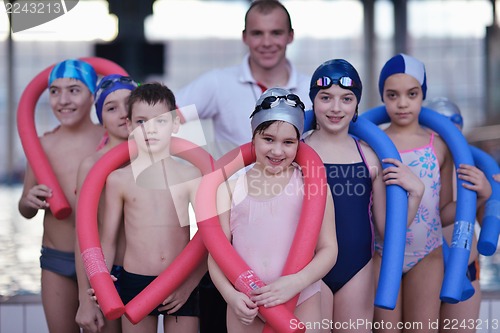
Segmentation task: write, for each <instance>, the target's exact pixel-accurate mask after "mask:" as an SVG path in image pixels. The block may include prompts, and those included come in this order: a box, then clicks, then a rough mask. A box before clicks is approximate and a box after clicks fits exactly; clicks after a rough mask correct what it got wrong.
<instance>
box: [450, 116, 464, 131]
mask: <svg viewBox="0 0 500 333" xmlns="http://www.w3.org/2000/svg"><path fill="white" fill-rule="evenodd" d="M448 118H450V120H451V122H452V123H454V124H456V125H458V126H459V127H460V128H462V127H464V119H463V118H462V116H461V115H459V114H458V113H455V114H453V115H451V116H450V117H448Z"/></svg>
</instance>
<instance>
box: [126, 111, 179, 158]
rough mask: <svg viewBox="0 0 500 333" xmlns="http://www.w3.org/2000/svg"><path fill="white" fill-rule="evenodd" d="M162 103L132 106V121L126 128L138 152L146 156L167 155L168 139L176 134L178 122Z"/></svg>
mask: <svg viewBox="0 0 500 333" xmlns="http://www.w3.org/2000/svg"><path fill="white" fill-rule="evenodd" d="M170 111H171V110H170V109H169V108H168V107H167V105H166V104H164V103H157V104H155V105H149V104H147V103H146V102H137V103H134V105H133V106H132V119H127V127H128V130H129V133H130V134H133V136H134V140H135V141H136V143H137V148H138V149H139V150H140V151H143V152H147V153H148V154H155V155H161V154H167V155H168V154H169V150H170V138H171V136H172V133H177V131H178V129H179V124H180V120H179V117H178V116H175V117H174V113H173V112H170Z"/></svg>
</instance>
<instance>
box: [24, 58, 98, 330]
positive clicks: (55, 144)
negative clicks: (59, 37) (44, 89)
mask: <svg viewBox="0 0 500 333" xmlns="http://www.w3.org/2000/svg"><path fill="white" fill-rule="evenodd" d="M96 80H97V75H96V73H95V71H94V69H93V68H92V66H91V65H89V64H88V63H86V62H83V61H81V60H73V59H70V60H65V61H62V62H60V63H58V64H56V65H55V66H54V68H53V69H52V71H51V72H50V75H49V77H48V85H49V87H48V88H49V89H48V90H49V102H50V106H51V108H52V111H53V113H54V116H55V117H56V118H57V120H58V121H59V123H60V125H59V126H58V127H56V128H55V129H54V130H53V131H52V132H50V133H46V134H45V135H43V136H42V137H41V138H40V142H41V144H42V147H43V149H44V151H45V154H46V155H47V157H48V159H49V162H50V164H51V165H52V168H53V171H54V173H55V175H56V177H57V179H58V181H59V184H60V186H61V188H62V190H63V192H64V194H65V196H66V198H67V200H68V202H69V203H70V206H71V208H72V210H73V214H72V215H70V216H69V217H68V218H66V219H64V220H58V219H56V218H55V217H54V215H52V213H51V211H50V207H49V205H48V203H47V202H46V200H45V199H46V198H48V197H50V196H51V195H52V190H51V189H50V188H48V187H47V186H46V185H44V184H38V183H37V180H36V179H35V176H34V173H33V170H32V168H36V167H37V166H36V165H28V166H27V167H26V174H25V179H24V187H23V193H22V196H21V199H20V200H19V212H20V213H21V215H22V216H24V217H25V218H28V219H30V218H32V217H34V216H35V215H36V214H37V213H38V211H39V210H40V209H41V210H44V219H43V220H44V222H43V223H44V224H43V227H44V228H43V236H42V250H41V257H40V266H41V268H42V274H41V290H42V303H43V307H44V312H45V317H46V320H47V324H48V327H49V331H50V332H65V333H66V332H67V333H79V332H80V328H79V327H78V325H77V324H76V322H75V315H76V312H77V309H78V286H77V280H76V269H75V252H74V251H75V242H76V234H75V215H74V211H75V203H76V194H75V188H76V179H77V171H78V168H79V166H80V164H81V162H82V161H83V159H84V158H85V157H86V156H89V155H91V154H92V153H94V152H95V150H96V148H97V146H98V144H99V140H100V139H101V138H102V136H103V134H104V130H103V128H102V126H99V125H96V124H94V123H93V122H92V120H91V118H90V110H91V108H92V103H93V93H94V92H95V85H96Z"/></svg>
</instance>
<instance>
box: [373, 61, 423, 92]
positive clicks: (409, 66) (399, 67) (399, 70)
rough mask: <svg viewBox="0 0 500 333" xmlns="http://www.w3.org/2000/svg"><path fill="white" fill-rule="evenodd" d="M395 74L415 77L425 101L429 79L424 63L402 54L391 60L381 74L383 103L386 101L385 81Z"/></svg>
mask: <svg viewBox="0 0 500 333" xmlns="http://www.w3.org/2000/svg"><path fill="white" fill-rule="evenodd" d="M394 74H408V75H411V76H413V77H414V78H415V79H416V80H417V81H418V82H419V83H420V85H421V86H422V93H423V95H424V98H423V99H425V94H426V93H427V78H426V74H425V66H424V63H423V62H421V61H420V60H417V59H416V58H413V57H412V56H409V55H406V54H403V53H400V54H398V55H395V56H394V57H392V58H391V59H389V60H388V61H387V62H386V63H385V65H384V67H383V68H382V71H381V72H380V78H379V80H378V90H379V92H380V97H381V98H382V102H383V101H384V85H385V80H387V78H388V77H389V76H391V75H394Z"/></svg>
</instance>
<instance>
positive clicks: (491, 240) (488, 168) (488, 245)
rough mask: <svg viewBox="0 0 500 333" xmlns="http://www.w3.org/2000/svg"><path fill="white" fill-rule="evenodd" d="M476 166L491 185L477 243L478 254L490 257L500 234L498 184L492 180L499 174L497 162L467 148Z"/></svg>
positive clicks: (475, 148)
mask: <svg viewBox="0 0 500 333" xmlns="http://www.w3.org/2000/svg"><path fill="white" fill-rule="evenodd" d="M469 148H470V150H471V152H472V156H473V158H474V162H475V163H476V166H477V167H478V168H479V169H481V171H483V172H484V174H485V176H486V178H488V181H489V182H490V185H491V190H492V192H491V196H490V197H489V199H488V200H487V201H486V205H485V208H484V217H483V220H482V223H481V224H482V225H481V233H480V234H479V240H478V242H477V249H478V251H479V253H481V254H482V255H485V256H491V255H493V254H494V253H495V251H496V249H497V244H498V236H499V234H500V183H498V182H497V181H495V179H493V175H494V174H499V173H500V167H499V166H498V163H497V161H495V159H494V158H493V157H492V156H491V155H489V154H488V153H486V152H484V151H482V150H481V149H479V148H477V147H474V146H469Z"/></svg>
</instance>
